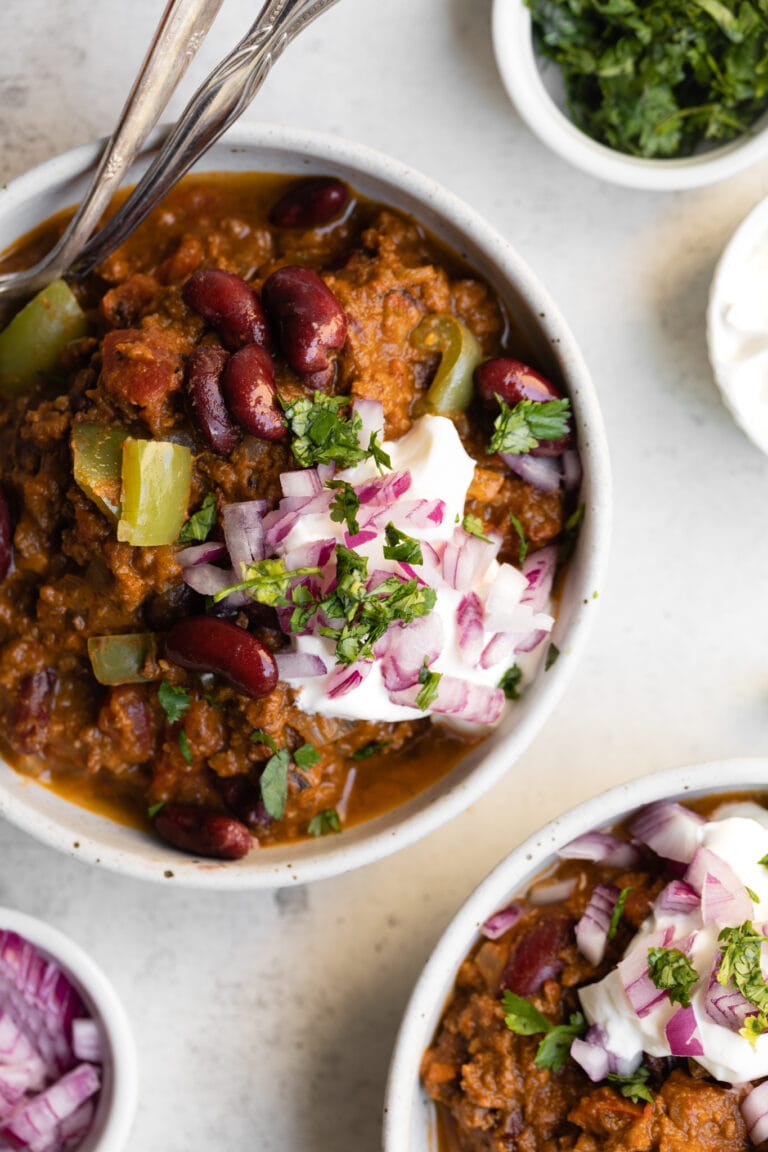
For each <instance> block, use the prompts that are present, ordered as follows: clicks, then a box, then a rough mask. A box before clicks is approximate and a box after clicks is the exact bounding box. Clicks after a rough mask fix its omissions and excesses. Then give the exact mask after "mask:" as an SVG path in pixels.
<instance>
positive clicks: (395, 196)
mask: <svg viewBox="0 0 768 1152" xmlns="http://www.w3.org/2000/svg"><path fill="white" fill-rule="evenodd" d="M162 137H163V132H162V131H161V132H159V133H158V134H157V135H156V137H155V138H154V139H153V141H152V142H151V145H150V147H149V148H148V149H147V152H146V153H145V155H144V157H143V158H142V160H141V161H140V162H139V163H138V164H137V165H136V166H135V167H134V169H133V170H132V172H131V174H130V179H131V182H134V181H135V180H136V179H137V178H138V176H139V175H140V174H141V172H142V171H143V169H144V167H145V166H146V164H147V163H148V160H149V159H151V157H152V155H153V154H154V153H155V152H156V151H157V148H158V147H159V141H160V140H162ZM99 148H100V142H95V143H93V144H88V145H84V146H82V147H80V148H76V149H74V150H72V151H70V152H67V153H65V154H63V155H61V156H57V157H55V158H53V159H51V160H49V161H47V162H45V163H43V164H41V165H40V166H39V167H37V168H35V169H33V170H32V171H31V172H28V173H27V174H26V175H23V176H21V177H19V178H18V179H16V180H14V181H12V182H11V183H10V184H9V185H8V186H7V187H5V188H3V189H2V190H1V191H0V251H2V250H4V249H5V248H7V247H8V246H9V245H11V244H12V243H13V242H14V241H15V240H17V239H18V238H19V237H20V236H22V235H24V234H25V233H26V232H28V231H29V230H30V229H31V228H33V227H34V226H35V225H36V224H38V223H40V222H42V221H44V220H46V219H47V218H48V217H50V216H51V215H52V214H54V213H55V212H57V211H59V210H61V209H63V208H65V207H67V206H70V205H72V204H75V203H76V202H77V201H78V198H79V197H80V196H81V195H82V194H83V191H84V189H85V188H86V187H87V183H88V179H89V176H90V174H91V172H92V171H93V168H94V166H95V164H96V161H97V158H98V155H99ZM194 171H198V172H200V171H210V172H221V171H225V172H242V171H266V172H284V173H294V174H306V175H312V174H323V175H329V174H332V175H336V176H339V177H340V178H341V179H343V180H346V181H347V182H348V183H349V184H350V185H351V186H352V187H353V188H355V189H356V190H358V191H359V192H360V193H362V194H363V195H365V196H368V197H370V198H371V199H373V200H377V201H381V202H384V203H387V204H390V205H392V206H393V207H394V208H397V209H400V210H401V211H403V212H406V213H409V214H411V215H413V216H414V217H416V218H417V219H418V220H419V221H420V222H421V223H422V224H423V225H425V226H426V227H427V228H428V229H429V230H430V232H431V233H432V234H433V235H435V236H437V237H438V239H440V240H442V241H443V242H444V243H446V244H447V245H448V247H449V248H451V249H453V250H454V251H455V252H457V253H458V254H459V255H460V256H461V257H462V258H463V259H464V260H466V261H467V263H468V264H469V265H470V266H471V267H473V268H474V269H475V270H476V271H477V272H478V273H479V274H480V275H481V276H483V277H484V278H485V279H486V280H487V281H488V283H489V284H490V285H491V287H492V288H493V289H494V290H495V291H496V292H497V293H498V295H499V296H500V297H501V299H502V300H503V302H504V304H505V306H506V307H507V309H508V310H509V312H510V314H511V316H512V317H513V319H514V320H515V321H516V322H517V325H518V327H519V329H520V330H521V334H524V338H525V341H526V345H527V347H526V348H525V350H524V354H525V355H526V356H530V357H531V359H532V360H533V362H534V363H535V364H536V366H537V367H538V368H539V369H541V370H542V371H545V372H548V373H550V374H551V375H552V376H553V377H554V378H556V379H559V380H560V381H561V382H562V383H563V385H564V387H565V391H566V392H567V394H568V395H569V397H570V399H571V403H572V408H573V413H574V420H575V425H576V432H577V437H578V445H579V450H580V455H581V462H582V466H583V481H582V489H581V496H580V500H581V502H582V503H583V504H584V507H585V514H584V518H583V523H582V526H581V530H580V532H579V537H578V542H577V546H576V550H575V553H574V555H573V557H572V559H571V561H570V564H569V570H568V573H567V579H566V580H565V583H564V588H563V593H562V596H561V598H560V602H559V607H558V617H557V621H556V623H555V626H554V630H553V633H552V641H553V642H554V644H555V645H556V646H557V648H558V649H559V652H560V655H559V658H558V660H557V661H556V663H554V664H553V665H552V667H551V668H549V669H548V670H546V671H545V670H544V669H543V668H542V669H541V670H540V672H539V673H538V675H537V676H536V678H535V679H534V681H533V682H532V683H531V684H530V685H529V686H528V687H527V688H526V691H525V693H524V694H523V697H522V698H521V700H520V701H519V702H518V703H517V704H516V706H515V708H514V709H513V710H510V712H509V714H508V715H507V716H506V717H505V718H504V719H503V720H502V722H501V724H500V725H499V727H498V728H497V729H496V730H495V731H494V732H493V733H492V734H491V735H490V736H489V738H488V739H487V740H485V741H484V742H483V743H482V744H481V745H479V746H476V747H475V748H474V749H473V750H472V751H471V752H469V753H468V755H467V756H466V757H465V758H464V759H463V760H462V761H461V762H460V764H459V765H458V766H457V767H456V768H455V769H454V770H453V771H451V772H450V773H449V774H448V775H447V776H445V777H443V778H442V779H441V780H440V781H438V782H437V783H435V784H434V785H432V786H431V787H429V788H428V789H426V790H425V791H424V792H422V793H421V794H419V795H417V796H415V797H414V798H412V799H411V800H409V801H408V802H407V803H405V804H402V805H400V806H399V807H398V808H396V809H394V810H392V811H390V812H389V813H387V814H385V815H382V816H378V817H375V818H374V819H371V820H368V821H365V822H362V823H360V824H357V825H353V826H351V827H349V828H348V829H346V830H345V831H344V832H343V834H342V835H337V836H324V837H319V838H316V839H308V840H304V841H300V842H292V843H287V844H284V845H278V846H274V847H269V848H264V849H254V850H253V851H251V852H250V853H249V854H248V855H247V856H246V857H244V858H243V859H241V860H234V861H227V862H224V861H218V860H211V859H200V858H196V857H192V856H185V855H184V854H182V853H180V852H177V851H175V850H174V849H172V848H170V847H168V846H167V845H165V844H163V843H162V842H161V841H160V840H159V839H156V838H154V837H153V836H152V835H151V834H150V833H149V832H148V831H144V830H141V829H138V828H134V827H129V826H127V825H124V824H121V823H117V822H116V821H114V820H111V819H108V818H107V817H105V816H103V815H101V814H99V813H97V812H93V811H90V810H87V809H85V808H82V807H79V806H76V805H75V804H73V803H70V802H68V801H67V800H65V799H63V798H62V797H61V796H58V795H56V793H55V792H53V791H52V790H50V789H49V788H45V787H41V786H40V784H38V783H37V782H35V781H34V780H33V779H31V778H30V777H28V776H24V775H22V774H20V773H18V772H16V771H14V770H13V769H12V768H11V767H10V766H8V765H7V764H5V763H2V762H0V815H2V816H4V817H5V818H6V819H8V820H10V821H11V822H12V823H14V824H15V825H17V826H18V827H20V828H22V829H24V830H25V831H27V832H29V833H30V834H31V835H33V836H35V837H36V838H38V839H39V840H41V841H43V842H44V843H46V844H48V845H50V846H52V847H54V848H57V849H59V850H61V851H63V852H65V853H66V854H67V855H69V856H71V857H76V858H78V859H81V860H83V861H86V862H88V863H90V864H93V865H99V866H101V867H105V868H109V869H111V870H114V871H116V872H119V873H123V874H126V875H131V876H135V877H138V878H141V879H146V880H157V881H160V882H165V883H174V884H182V885H187V886H191V887H198V888H216V889H232V890H237V889H239V890H242V889H251V888H277V887H281V886H286V885H291V884H294V883H305V882H307V881H313V880H318V879H323V878H326V877H328V876H332V875H336V874H339V873H342V872H346V871H349V870H351V869H353V868H357V867H360V866H361V865H364V864H367V863H370V862H372V861H374V860H377V859H380V858H382V857H384V856H386V855H388V854H390V853H392V852H394V851H396V850H397V849H399V848H401V847H404V846H406V845H407V844H409V843H412V842H414V841H415V840H417V839H419V838H420V837H422V836H424V835H426V834H427V833H428V832H430V831H432V830H433V829H435V828H437V827H439V826H440V825H442V824H444V823H445V822H446V821H448V820H450V819H451V817H452V816H454V815H457V814H458V813H459V812H461V811H463V810H464V809H465V808H466V807H467V806H468V805H469V804H471V803H472V802H473V801H474V800H476V799H477V798H478V797H479V796H480V795H481V794H482V793H483V792H485V791H486V790H487V789H488V788H490V787H491V786H492V785H493V784H494V783H495V782H496V781H497V780H499V779H500V778H501V777H502V776H503V775H504V774H505V773H506V772H507V771H508V770H509V769H510V768H511V767H512V765H514V762H515V760H516V759H517V758H518V757H519V756H520V755H521V754H522V752H523V751H524V750H525V749H526V748H527V747H528V745H529V744H530V743H531V741H532V740H533V738H534V736H535V735H536V733H537V731H538V730H539V729H540V728H541V727H542V725H543V724H544V723H545V721H546V719H547V717H548V716H549V714H550V713H551V712H552V710H553V708H554V706H555V704H556V702H557V700H558V699H559V697H560V695H561V693H562V691H563V689H564V688H565V685H566V683H567V681H568V679H569V678H570V676H571V675H572V674H573V672H574V670H575V667H576V664H577V661H578V658H579V656H580V654H581V651H582V648H583V646H584V643H585V641H586V639H587V634H588V630H589V627H590V626H591V623H592V619H593V617H594V614H595V611H596V608H597V603H598V593H599V592H600V591H601V590H602V580H603V572H604V568H605V562H606V559H607V550H608V538H609V529H610V510H611V480H610V468H609V461H608V452H607V445H606V439H605V432H604V427H603V421H602V416H601V413H600V408H599V405H598V401H597V397H596V394H595V390H594V387H593V384H592V382H591V379H590V376H589V373H588V370H587V368H586V365H585V363H584V361H583V359H582V356H581V353H580V351H579V349H578V347H577V345H576V342H575V340H574V338H573V336H572V334H571V332H570V331H569V329H568V327H567V325H566V323H565V321H564V320H563V318H562V317H561V315H560V313H559V312H558V310H557V308H556V306H555V305H554V303H553V302H552V300H551V298H550V297H549V295H548V293H547V292H546V290H545V289H544V288H543V287H542V286H541V284H540V283H539V282H538V280H537V278H536V277H535V275H534V274H533V273H532V272H531V271H530V270H529V268H528V267H527V265H526V264H525V263H524V262H523V260H522V259H521V258H520V257H519V256H518V254H517V253H516V251H515V250H514V248H513V247H512V246H511V244H510V243H509V242H508V241H507V240H506V239H504V237H502V236H501V235H499V234H498V233H497V232H495V231H494V230H493V229H492V228H491V227H490V226H489V225H488V224H487V223H486V222H485V221H484V220H483V219H482V218H481V217H480V216H478V215H477V214H476V213H475V212H474V211H473V210H472V209H471V208H469V207H468V206H467V205H465V204H464V203H463V202H462V201H460V200H458V199H457V198H456V197H455V196H453V195H452V194H451V193H450V192H448V191H446V190H445V189H444V188H442V187H440V186H439V185H438V184H436V183H435V182H434V181H432V180H431V179H429V178H428V177H426V176H423V175H420V174H419V173H417V172H414V171H413V170H411V169H409V168H406V167H405V166H403V165H402V164H400V163H399V162H398V161H396V160H393V159H390V158H389V157H386V156H383V155H380V154H379V153H376V152H374V151H371V150H370V149H368V148H365V147H363V146H361V145H358V144H356V143H352V142H348V141H345V140H342V139H340V138H338V137H335V136H334V137H331V136H323V135H319V134H315V133H307V132H302V131H296V130H292V129H288V128H283V127H278V126H256V127H244V126H238V127H237V128H235V129H234V130H233V131H230V132H229V133H227V135H226V136H225V137H223V138H222V140H221V141H219V142H218V143H217V144H216V145H214V146H213V147H212V148H211V149H210V150H209V151H208V153H207V154H206V156H205V157H204V159H203V160H202V161H201V162H200V164H199V165H198V166H197V167H196V168H195V169H194Z"/></svg>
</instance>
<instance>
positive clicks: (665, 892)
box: [653, 880, 701, 916]
mask: <svg viewBox="0 0 768 1152" xmlns="http://www.w3.org/2000/svg"><path fill="white" fill-rule="evenodd" d="M700 903H701V900H700V897H699V895H698V893H696V892H694V890H693V888H691V886H690V884H686V882H685V881H684V880H670V882H669V884H667V886H666V888H662V890H661V892H660V893H659V895H658V896H657V897H656V900H655V901H654V905H653V906H654V908H655V910H656V912H660V913H662V914H665V915H667V914H669V915H673V916H674V915H676V914H677V913H680V914H682V915H683V916H687V915H688V913H689V912H695V911H696V909H697V908H698V907H699V904H700Z"/></svg>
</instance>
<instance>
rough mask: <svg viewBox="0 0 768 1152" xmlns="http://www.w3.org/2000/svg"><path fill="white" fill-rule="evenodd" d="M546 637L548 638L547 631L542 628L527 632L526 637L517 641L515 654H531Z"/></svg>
mask: <svg viewBox="0 0 768 1152" xmlns="http://www.w3.org/2000/svg"><path fill="white" fill-rule="evenodd" d="M547 636H549V632H548V631H545V630H544V629H543V628H534V630H533V631H532V632H529V633H528V635H527V636H524V637H523V639H522V640H518V642H517V644H516V645H515V652H533V650H534V648H538V646H539V644H541V642H542V640H546V638H547Z"/></svg>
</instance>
